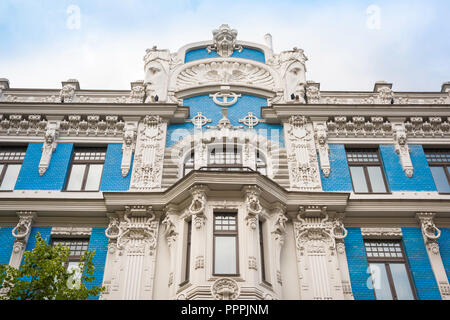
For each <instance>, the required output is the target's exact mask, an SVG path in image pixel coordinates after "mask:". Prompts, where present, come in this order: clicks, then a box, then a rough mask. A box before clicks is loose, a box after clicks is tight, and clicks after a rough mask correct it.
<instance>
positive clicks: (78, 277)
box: [0, 233, 104, 300]
mask: <svg viewBox="0 0 450 320" xmlns="http://www.w3.org/2000/svg"><path fill="white" fill-rule="evenodd" d="M69 255H70V251H69V248H67V247H63V246H62V245H56V246H54V247H52V246H51V245H49V244H47V243H46V242H45V241H44V240H43V239H42V237H41V235H40V234H39V233H38V234H37V235H36V247H35V248H34V249H33V250H32V251H26V252H25V253H24V261H23V264H22V265H21V266H20V268H19V269H15V268H12V267H11V266H7V265H0V288H1V291H2V292H3V294H0V299H3V300H86V299H87V298H89V297H90V296H97V295H98V294H100V292H102V291H103V290H104V287H99V286H94V287H92V288H90V289H88V288H86V286H85V283H86V282H92V281H93V280H94V279H95V277H93V276H92V275H93V273H94V264H93V262H92V259H93V258H94V255H95V251H86V252H85V253H84V255H83V256H82V257H81V259H80V263H79V268H78V269H74V270H71V271H68V270H67V269H66V267H65V264H66V262H67V260H68V258H69Z"/></svg>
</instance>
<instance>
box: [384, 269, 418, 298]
mask: <svg viewBox="0 0 450 320" xmlns="http://www.w3.org/2000/svg"><path fill="white" fill-rule="evenodd" d="M389 268H390V269H391V274H392V279H393V280H394V286H395V292H396V293H397V299H398V300H414V295H413V292H412V289H411V283H410V282H409V278H408V272H407V270H406V266H405V265H404V264H403V263H391V264H389Z"/></svg>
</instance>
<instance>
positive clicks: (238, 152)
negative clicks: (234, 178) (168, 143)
mask: <svg viewBox="0 0 450 320" xmlns="http://www.w3.org/2000/svg"><path fill="white" fill-rule="evenodd" d="M183 161H184V162H183V176H185V175H187V174H188V173H189V172H191V171H192V170H194V168H195V165H194V163H195V152H194V150H192V151H191V152H189V153H188V155H187V156H186V157H185V158H184V160H183ZM255 162H256V163H255V167H256V171H258V172H259V173H261V174H262V175H267V160H266V157H265V155H264V154H263V153H262V152H261V151H260V150H258V149H257V150H256V154H255ZM203 169H208V170H210V171H242V170H243V169H244V167H243V160H242V147H241V146H239V145H237V144H220V145H215V146H211V147H210V148H209V149H208V165H207V168H203Z"/></svg>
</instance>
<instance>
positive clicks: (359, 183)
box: [350, 167, 369, 192]
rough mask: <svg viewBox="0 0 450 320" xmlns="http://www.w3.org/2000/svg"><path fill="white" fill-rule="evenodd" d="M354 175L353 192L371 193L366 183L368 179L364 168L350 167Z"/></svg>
mask: <svg viewBox="0 0 450 320" xmlns="http://www.w3.org/2000/svg"><path fill="white" fill-rule="evenodd" d="M350 172H351V175H352V182H353V190H354V191H355V192H369V189H368V188H367V183H366V177H365V175H364V168H363V167H350Z"/></svg>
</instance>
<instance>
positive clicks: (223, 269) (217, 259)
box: [214, 236, 237, 274]
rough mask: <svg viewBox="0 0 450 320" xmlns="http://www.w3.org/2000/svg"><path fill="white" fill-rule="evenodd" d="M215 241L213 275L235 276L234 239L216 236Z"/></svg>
mask: <svg viewBox="0 0 450 320" xmlns="http://www.w3.org/2000/svg"><path fill="white" fill-rule="evenodd" d="M215 240H216V242H215V251H214V263H215V264H214V266H215V273H216V274H236V272H237V271H236V237H220V236H216V239H215Z"/></svg>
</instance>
